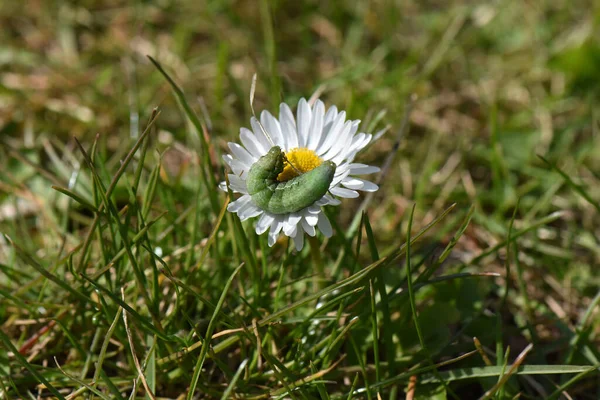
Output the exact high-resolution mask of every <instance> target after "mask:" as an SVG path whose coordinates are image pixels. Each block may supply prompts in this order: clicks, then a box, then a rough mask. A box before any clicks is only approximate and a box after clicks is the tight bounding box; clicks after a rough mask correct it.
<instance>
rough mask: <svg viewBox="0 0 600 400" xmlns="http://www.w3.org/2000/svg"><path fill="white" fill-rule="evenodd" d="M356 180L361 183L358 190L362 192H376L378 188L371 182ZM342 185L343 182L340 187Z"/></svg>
mask: <svg viewBox="0 0 600 400" xmlns="http://www.w3.org/2000/svg"><path fill="white" fill-rule="evenodd" d="M357 179H358V180H360V181H362V182H363V187H362V189H360V190H362V191H363V192H376V191H377V190H379V186H377V184H376V183H373V182H371V181H367V180H364V179H360V178H357ZM343 184H344V182H342V185H343Z"/></svg>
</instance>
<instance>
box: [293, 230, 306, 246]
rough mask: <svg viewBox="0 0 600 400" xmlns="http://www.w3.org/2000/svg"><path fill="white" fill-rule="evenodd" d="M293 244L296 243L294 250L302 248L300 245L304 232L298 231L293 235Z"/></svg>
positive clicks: (302, 244)
mask: <svg viewBox="0 0 600 400" xmlns="http://www.w3.org/2000/svg"><path fill="white" fill-rule="evenodd" d="M294 244H295V245H296V251H300V250H302V247H304V233H302V232H298V233H297V234H296V236H294Z"/></svg>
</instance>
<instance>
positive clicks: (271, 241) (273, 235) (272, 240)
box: [267, 232, 279, 247]
mask: <svg viewBox="0 0 600 400" xmlns="http://www.w3.org/2000/svg"><path fill="white" fill-rule="evenodd" d="M278 235H279V234H278V233H271V232H269V236H268V239H267V242H268V243H269V247H273V245H274V244H275V242H276V241H277V236H278Z"/></svg>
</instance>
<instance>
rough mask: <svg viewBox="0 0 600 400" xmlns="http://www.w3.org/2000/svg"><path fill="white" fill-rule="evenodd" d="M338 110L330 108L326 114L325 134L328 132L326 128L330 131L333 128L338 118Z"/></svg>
mask: <svg viewBox="0 0 600 400" xmlns="http://www.w3.org/2000/svg"><path fill="white" fill-rule="evenodd" d="M337 115H338V109H337V107H336V106H331V107H329V110H327V112H326V113H325V118H324V120H323V132H327V131H326V130H325V128H326V127H327V129H329V128H330V127H331V123H332V122H333V121H334V120H335V119H336V118H337Z"/></svg>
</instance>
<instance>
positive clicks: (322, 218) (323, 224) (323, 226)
mask: <svg viewBox="0 0 600 400" xmlns="http://www.w3.org/2000/svg"><path fill="white" fill-rule="evenodd" d="M317 226H318V227H319V230H320V231H321V232H322V233H323V236H325V237H331V236H332V235H333V229H332V228H331V222H329V219H328V218H327V215H325V213H321V214H319V222H318V223H317Z"/></svg>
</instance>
